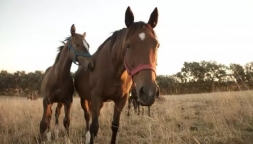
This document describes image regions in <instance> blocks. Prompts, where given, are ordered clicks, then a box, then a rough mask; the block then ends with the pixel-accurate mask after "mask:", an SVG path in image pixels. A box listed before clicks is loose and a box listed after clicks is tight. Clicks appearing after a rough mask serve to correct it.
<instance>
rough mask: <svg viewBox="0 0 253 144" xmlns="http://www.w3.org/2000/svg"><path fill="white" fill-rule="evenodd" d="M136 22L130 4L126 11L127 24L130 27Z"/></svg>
mask: <svg viewBox="0 0 253 144" xmlns="http://www.w3.org/2000/svg"><path fill="white" fill-rule="evenodd" d="M133 23H134V14H133V12H132V10H131V8H130V7H129V6H128V7H127V9H126V13H125V24H126V26H127V27H130V26H131V25H132V24H133Z"/></svg>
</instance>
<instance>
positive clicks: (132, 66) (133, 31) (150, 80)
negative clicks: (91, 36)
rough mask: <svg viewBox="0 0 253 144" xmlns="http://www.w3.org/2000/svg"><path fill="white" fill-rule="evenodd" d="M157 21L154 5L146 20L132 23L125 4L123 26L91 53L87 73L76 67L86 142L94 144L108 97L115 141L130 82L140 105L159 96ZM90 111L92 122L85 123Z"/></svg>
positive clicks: (132, 17) (150, 102)
mask: <svg viewBox="0 0 253 144" xmlns="http://www.w3.org/2000/svg"><path fill="white" fill-rule="evenodd" d="M157 21H158V10H157V8H155V9H154V11H153V12H152V13H151V15H150V18H149V20H148V23H144V22H134V15H133V13H132V11H131V9H130V7H128V8H127V10H126V12H125V24H126V27H127V28H123V29H120V30H118V31H115V32H114V33H113V34H112V36H110V37H109V38H108V39H107V40H105V42H104V43H103V44H102V45H100V47H99V48H98V50H97V51H96V52H95V53H94V55H93V56H92V57H93V59H94V67H95V69H94V71H93V72H90V73H89V72H86V71H84V70H83V68H82V67H79V68H78V70H77V72H76V74H75V79H74V81H75V88H76V90H77V92H78V94H79V96H80V97H81V101H80V102H81V106H82V108H83V110H84V117H85V120H86V126H87V133H86V143H90V144H93V143H94V139H95V137H96V136H97V133H98V129H99V120H98V118H99V114H100V109H101V108H102V105H103V102H106V101H108V100H112V101H113V102H114V103H115V105H114V114H113V121H112V126H111V129H112V137H111V144H115V143H116V137H117V132H118V129H119V121H120V115H121V112H122V109H123V108H124V106H125V104H126V102H127V99H128V92H129V90H130V87H131V85H132V81H134V82H135V83H136V90H137V93H138V99H139V102H140V104H142V105H143V106H151V105H152V104H153V103H154V102H155V98H156V97H158V96H159V95H158V86H157V83H156V62H157V50H158V47H159V42H158V39H157V37H156V34H155V32H154V30H153V29H154V28H155V27H156V25H157ZM91 113H92V123H91V125H89V122H90V116H91Z"/></svg>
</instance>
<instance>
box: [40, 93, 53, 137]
mask: <svg viewBox="0 0 253 144" xmlns="http://www.w3.org/2000/svg"><path fill="white" fill-rule="evenodd" d="M51 107H52V103H51V102H49V101H48V100H47V99H46V98H44V99H43V117H42V119H41V122H40V137H41V140H42V141H44V139H45V137H46V130H48V133H47V140H48V141H51V132H50V120H51V115H52V109H51Z"/></svg>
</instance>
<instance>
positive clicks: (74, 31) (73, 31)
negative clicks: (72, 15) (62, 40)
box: [70, 24, 76, 36]
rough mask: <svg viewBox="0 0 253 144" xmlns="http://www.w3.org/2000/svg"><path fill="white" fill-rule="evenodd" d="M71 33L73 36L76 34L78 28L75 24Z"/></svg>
mask: <svg viewBox="0 0 253 144" xmlns="http://www.w3.org/2000/svg"><path fill="white" fill-rule="evenodd" d="M70 33H71V36H74V35H75V33H76V27H75V25H74V24H73V25H72V26H71V29H70Z"/></svg>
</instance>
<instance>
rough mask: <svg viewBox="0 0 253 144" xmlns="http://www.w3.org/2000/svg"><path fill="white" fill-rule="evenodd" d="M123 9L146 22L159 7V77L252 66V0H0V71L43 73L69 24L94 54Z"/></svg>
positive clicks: (114, 27)
mask: <svg viewBox="0 0 253 144" xmlns="http://www.w3.org/2000/svg"><path fill="white" fill-rule="evenodd" d="M127 6H130V7H131V9H132V11H133V13H134V16H135V21H144V22H147V21H148V19H149V16H150V14H151V12H152V11H153V10H154V8H155V7H157V8H158V11H159V18H158V24H157V27H156V28H155V31H156V33H157V36H158V39H159V41H160V44H161V45H160V48H159V51H158V67H157V73H158V74H174V73H176V72H178V71H180V69H181V67H182V66H183V63H184V62H185V61H187V62H191V61H201V60H206V61H210V60H215V61H217V62H218V63H222V64H226V65H228V64H230V63H239V64H243V65H244V64H246V63H247V62H251V61H253V0H157V1H154V0H152V1H151V0H138V1H136V0H125V1H123V0H121V1H120V0H114V1H113V0H72V1H66V0H50V1H49V0H40V1H35V0H1V2H0V19H1V22H0V69H4V70H8V71H10V72H14V71H17V70H25V71H28V72H30V71H35V70H43V71H45V69H46V68H47V67H49V66H51V65H52V64H53V63H54V59H55V57H56V54H57V51H56V50H57V47H58V46H60V45H61V43H60V41H62V40H63V39H64V38H65V37H66V36H69V35H70V27H71V25H72V24H75V26H76V32H77V33H81V34H82V33H83V32H85V31H86V33H87V35H86V40H87V42H88V43H89V44H90V52H91V53H92V54H93V53H94V52H95V51H96V50H97V48H98V46H99V45H100V44H101V43H103V42H104V40H105V39H106V38H107V37H109V36H110V35H111V32H113V31H115V30H118V29H121V28H123V27H125V23H124V18H125V17H124V16H125V11H126V8H127ZM76 69H77V66H75V65H74V64H73V65H72V68H71V70H72V71H73V72H74V71H75V70H76Z"/></svg>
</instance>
